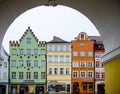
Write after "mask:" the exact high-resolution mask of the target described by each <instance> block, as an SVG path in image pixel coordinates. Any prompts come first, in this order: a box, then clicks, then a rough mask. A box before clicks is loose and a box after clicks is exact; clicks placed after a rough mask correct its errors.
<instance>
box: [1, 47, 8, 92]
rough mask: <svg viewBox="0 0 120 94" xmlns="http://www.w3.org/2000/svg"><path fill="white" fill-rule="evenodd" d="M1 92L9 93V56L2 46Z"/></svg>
mask: <svg viewBox="0 0 120 94" xmlns="http://www.w3.org/2000/svg"><path fill="white" fill-rule="evenodd" d="M0 57H1V58H0V94H8V58H9V55H8V54H7V53H6V51H5V50H4V48H3V47H2V48H1V55H0Z"/></svg>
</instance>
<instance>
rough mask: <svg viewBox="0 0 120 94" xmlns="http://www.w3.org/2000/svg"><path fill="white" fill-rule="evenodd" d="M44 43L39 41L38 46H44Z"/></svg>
mask: <svg viewBox="0 0 120 94" xmlns="http://www.w3.org/2000/svg"><path fill="white" fill-rule="evenodd" d="M45 44H46V42H45V41H39V44H38V45H39V46H45Z"/></svg>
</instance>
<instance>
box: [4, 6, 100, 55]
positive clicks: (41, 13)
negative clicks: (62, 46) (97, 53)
mask: <svg viewBox="0 0 120 94" xmlns="http://www.w3.org/2000/svg"><path fill="white" fill-rule="evenodd" d="M28 26H30V27H31V29H32V30H33V32H34V33H35V35H36V36H37V37H38V39H40V40H45V41H49V40H51V38H52V36H58V37H61V38H63V39H65V40H67V41H71V40H73V39H74V38H75V37H76V36H77V35H78V34H79V33H80V32H86V33H87V34H88V35H90V36H100V34H99V32H98V30H97V29H96V27H95V26H94V24H93V23H92V22H91V21H90V20H89V19H88V18H87V17H86V16H85V15H83V14H82V13H80V12H79V11H77V10H75V9H72V8H70V7H66V6H61V5H57V6H56V7H52V6H50V7H46V6H39V7H36V8H33V9H30V10H28V11H26V12H24V13H23V14H21V15H20V16H19V17H17V18H16V19H15V20H14V22H13V23H12V24H11V25H10V27H9V28H8V30H7V32H6V34H5V36H4V39H3V42H2V45H3V46H4V47H5V50H6V51H7V52H8V53H9V47H8V46H9V41H10V40H19V39H20V37H21V36H22V34H23V33H24V32H25V30H26V29H27V27H28ZM68 34H69V35H68ZM43 36H44V37H43Z"/></svg>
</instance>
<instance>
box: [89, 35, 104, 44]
mask: <svg viewBox="0 0 120 94" xmlns="http://www.w3.org/2000/svg"><path fill="white" fill-rule="evenodd" d="M88 37H89V39H90V40H95V41H96V44H103V42H102V39H101V37H100V36H88Z"/></svg>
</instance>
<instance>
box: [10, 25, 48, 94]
mask: <svg viewBox="0 0 120 94" xmlns="http://www.w3.org/2000/svg"><path fill="white" fill-rule="evenodd" d="M9 47H10V48H9V51H10V59H9V63H10V64H9V65H10V67H9V82H10V85H9V93H14V94H16V93H19V94H24V93H27V94H30V93H36V94H39V93H40V92H42V93H40V94H44V93H46V42H44V41H38V39H37V38H36V36H35V35H34V33H33V32H32V30H31V29H30V27H28V29H27V30H26V32H25V33H24V34H23V36H22V37H21V39H20V40H19V41H10V43H9Z"/></svg>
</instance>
